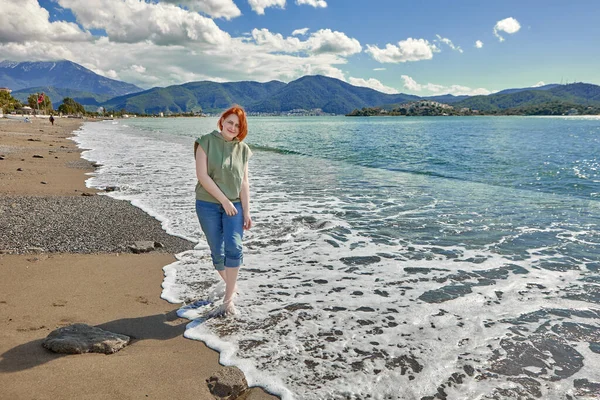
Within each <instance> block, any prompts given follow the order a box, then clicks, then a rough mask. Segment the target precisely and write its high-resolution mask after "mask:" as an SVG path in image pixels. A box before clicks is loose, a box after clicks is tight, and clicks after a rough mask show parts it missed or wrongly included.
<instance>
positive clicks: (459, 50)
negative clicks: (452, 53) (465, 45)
mask: <svg viewBox="0 0 600 400" xmlns="http://www.w3.org/2000/svg"><path fill="white" fill-rule="evenodd" d="M435 36H437V41H438V42H441V43H444V44H446V45H447V46H448V47H450V48H451V49H452V50H456V51H458V52H459V53H462V52H463V50H462V49H461V48H460V46H455V45H454V43H452V40H450V39H448V38H444V37H441V36H440V35H435Z"/></svg>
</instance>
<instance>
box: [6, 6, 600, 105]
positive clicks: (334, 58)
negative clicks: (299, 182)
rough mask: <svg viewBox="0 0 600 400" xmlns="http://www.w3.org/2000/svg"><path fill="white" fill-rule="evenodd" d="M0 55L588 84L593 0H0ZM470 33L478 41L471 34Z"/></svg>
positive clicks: (195, 75)
mask: <svg viewBox="0 0 600 400" xmlns="http://www.w3.org/2000/svg"><path fill="white" fill-rule="evenodd" d="M0 6H1V7H0V9H2V10H3V11H2V12H1V13H0V60H5V59H6V60H16V61H37V60H57V59H69V60H71V61H74V62H76V63H79V64H82V65H84V66H85V67H87V68H89V69H91V70H93V71H95V72H97V73H99V74H102V75H104V76H107V77H110V78H114V79H120V80H123V81H126V82H130V83H134V84H136V85H138V86H141V87H143V88H149V87H153V86H168V85H173V84H181V83H184V82H189V81H198V80H214V81H240V80H254V81H260V82H266V81H269V80H280V81H284V82H289V81H291V80H294V79H297V78H299V77H301V76H304V75H313V74H322V75H327V76H332V77H335V78H338V79H342V80H344V81H346V82H348V83H351V84H355V85H360V86H367V87H372V88H374V89H377V90H380V91H384V92H388V93H399V92H402V93H411V94H417V95H423V96H426V95H435V94H445V93H452V94H457V95H458V94H488V93H492V92H495V91H498V90H502V89H506V88H514V87H528V86H534V85H540V84H543V83H545V84H548V83H560V82H561V80H562V82H563V83H566V82H574V81H579V82H588V83H594V84H600V72H598V71H600V68H599V67H600V24H599V23H598V21H597V20H598V16H600V1H597V0H579V1H577V2H572V3H570V4H568V3H566V2H564V1H557V0H545V1H541V0H520V1H513V0H503V1H493V2H492V1H471V0H466V1H464V0H463V1H460V0H459V1H454V2H450V1H447V0H446V1H439V0H429V1H426V2H417V1H413V2H407V1H400V0H396V1H392V0H373V1H370V2H367V1H358V0H344V1H342V0H160V1H150V0H147V1H143V0H39V1H36V0H0ZM476 43H480V44H479V46H476Z"/></svg>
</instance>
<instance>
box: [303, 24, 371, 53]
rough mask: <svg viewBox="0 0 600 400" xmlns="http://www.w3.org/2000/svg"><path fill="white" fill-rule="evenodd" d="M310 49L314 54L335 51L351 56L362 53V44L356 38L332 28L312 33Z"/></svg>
mask: <svg viewBox="0 0 600 400" xmlns="http://www.w3.org/2000/svg"><path fill="white" fill-rule="evenodd" d="M307 43H308V47H309V49H310V51H311V52H312V53H314V54H322V53H334V54H339V55H342V56H350V55H352V54H356V53H360V52H361V51H362V46H361V45H360V42H359V41H358V40H356V39H353V38H349V37H348V36H346V34H345V33H343V32H338V31H332V30H331V29H320V30H318V31H317V32H315V33H313V34H312V35H310V38H309V39H308V40H307Z"/></svg>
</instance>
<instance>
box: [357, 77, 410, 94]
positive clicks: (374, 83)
mask: <svg viewBox="0 0 600 400" xmlns="http://www.w3.org/2000/svg"><path fill="white" fill-rule="evenodd" d="M349 83H350V84H351V85H354V86H363V87H368V88H371V89H375V90H377V91H379V92H383V93H388V94H397V93H399V92H398V90H396V89H394V88H393V87H390V86H385V85H384V84H383V83H381V82H380V81H378V80H377V79H375V78H369V79H366V80H365V79H362V78H353V77H350V79H349Z"/></svg>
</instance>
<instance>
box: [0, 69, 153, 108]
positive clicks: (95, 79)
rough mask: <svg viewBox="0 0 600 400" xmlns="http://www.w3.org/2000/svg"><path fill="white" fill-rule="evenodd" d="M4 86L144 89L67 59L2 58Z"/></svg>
mask: <svg viewBox="0 0 600 400" xmlns="http://www.w3.org/2000/svg"><path fill="white" fill-rule="evenodd" d="M0 86H4V87H8V88H10V89H12V90H14V91H16V90H19V89H27V88H34V87H43V86H46V87H47V86H51V87H55V88H63V89H73V90H77V91H81V92H89V93H94V94H106V95H110V96H111V97H115V96H121V95H124V94H128V93H134V92H140V91H141V90H142V89H140V88H139V87H137V86H135V85H132V84H131V83H125V82H121V81H117V80H115V79H109V78H105V77H103V76H101V75H98V74H96V73H95V72H93V71H90V70H89V69H87V68H85V67H83V66H81V65H79V64H75V63H74V62H71V61H67V60H63V61H56V62H28V61H26V62H15V61H6V60H5V61H2V62H0ZM32 93H33V92H32ZM61 100H62V99H61Z"/></svg>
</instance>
